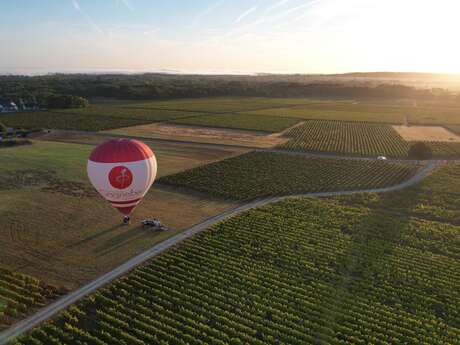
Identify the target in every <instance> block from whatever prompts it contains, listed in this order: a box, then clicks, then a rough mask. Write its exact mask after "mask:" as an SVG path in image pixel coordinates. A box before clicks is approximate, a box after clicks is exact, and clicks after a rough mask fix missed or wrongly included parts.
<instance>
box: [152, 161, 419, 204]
mask: <svg viewBox="0 0 460 345" xmlns="http://www.w3.org/2000/svg"><path fill="white" fill-rule="evenodd" d="M415 170H416V167H415V166H414V165H404V164H398V163H387V162H377V161H358V160H342V159H329V158H308V157H301V156H291V155H286V154H278V153H267V152H251V153H247V154H245V155H242V156H238V157H234V158H229V159H226V160H223V161H220V162H217V163H212V164H208V165H205V166H201V167H198V168H195V169H191V170H187V171H185V172H182V173H178V174H175V175H169V176H166V177H163V178H161V179H160V180H159V183H161V184H167V185H172V186H176V187H183V188H187V189H191V190H196V191H200V192H204V193H208V194H210V195H213V196H217V197H223V198H228V199H234V200H241V199H252V198H256V197H262V196H267V195H286V194H299V193H307V192H322V191H337V190H352V189H363V188H378V187H385V186H391V185H395V184H398V183H399V182H402V181H403V180H405V179H407V178H409V177H410V176H411V175H412V174H413V173H414V172H415Z"/></svg>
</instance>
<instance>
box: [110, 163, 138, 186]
mask: <svg viewBox="0 0 460 345" xmlns="http://www.w3.org/2000/svg"><path fill="white" fill-rule="evenodd" d="M109 182H110V184H111V185H112V187H113V188H116V189H125V188H128V187H129V186H130V185H131V183H133V173H132V172H131V170H129V169H128V168H127V167H125V166H120V165H119V166H116V167H114V168H112V170H110V172H109Z"/></svg>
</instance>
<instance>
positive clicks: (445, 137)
mask: <svg viewBox="0 0 460 345" xmlns="http://www.w3.org/2000/svg"><path fill="white" fill-rule="evenodd" d="M393 128H394V129H395V130H396V132H398V134H399V135H400V136H401V137H402V138H403V139H404V140H406V141H447V142H460V137H459V136H458V135H456V134H455V133H452V132H451V131H449V130H447V129H446V128H444V127H441V126H393Z"/></svg>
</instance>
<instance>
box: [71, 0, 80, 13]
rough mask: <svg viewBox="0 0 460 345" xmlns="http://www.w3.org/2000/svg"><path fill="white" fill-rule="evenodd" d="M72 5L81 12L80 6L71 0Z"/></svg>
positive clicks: (75, 0)
mask: <svg viewBox="0 0 460 345" xmlns="http://www.w3.org/2000/svg"><path fill="white" fill-rule="evenodd" d="M72 5H73V7H74V8H75V9H76V10H77V11H78V12H81V8H80V4H79V3H78V1H77V0H72Z"/></svg>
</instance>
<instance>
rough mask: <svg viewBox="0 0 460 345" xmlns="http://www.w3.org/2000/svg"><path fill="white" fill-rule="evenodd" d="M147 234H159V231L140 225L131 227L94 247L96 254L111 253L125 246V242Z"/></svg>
mask: <svg viewBox="0 0 460 345" xmlns="http://www.w3.org/2000/svg"><path fill="white" fill-rule="evenodd" d="M147 234H150V235H151V234H155V235H156V234H159V232H153V231H152V230H151V229H145V228H143V227H142V226H138V227H135V228H131V229H129V230H127V231H124V232H123V233H120V234H118V235H116V236H114V237H112V238H111V239H109V240H108V241H105V242H104V243H102V244H101V245H100V246H98V247H97V248H96V249H95V252H96V253H97V255H98V256H104V255H107V254H110V253H112V252H113V251H115V250H117V249H119V248H121V247H123V246H125V245H126V244H128V243H130V242H133V241H135V240H137V239H139V238H141V237H144V236H145V235H147Z"/></svg>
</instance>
